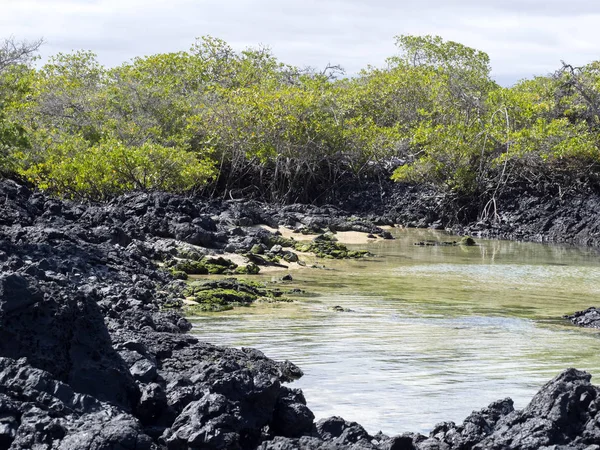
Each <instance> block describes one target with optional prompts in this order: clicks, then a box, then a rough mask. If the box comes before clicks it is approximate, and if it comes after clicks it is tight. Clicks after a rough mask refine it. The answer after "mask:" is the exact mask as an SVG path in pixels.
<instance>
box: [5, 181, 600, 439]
mask: <svg viewBox="0 0 600 450" xmlns="http://www.w3.org/2000/svg"><path fill="white" fill-rule="evenodd" d="M398 192H400V191H398ZM417 197H418V196H417V194H416V193H415V194H414V196H413V197H410V196H408V197H406V198H405V199H404V200H403V201H404V206H402V205H403V203H402V202H398V203H397V204H396V205H395V206H394V207H393V208H387V210H386V209H385V208H383V209H381V210H380V211H377V208H373V212H371V213H370V214H362V215H354V216H353V215H351V214H349V213H345V212H344V211H343V210H342V209H340V208H338V207H335V206H325V207H312V206H306V205H290V206H285V207H275V206H268V205H261V204H259V203H254V202H236V201H229V202H221V201H203V200H197V199H196V200H194V199H190V198H184V197H179V196H175V195H167V194H162V193H153V194H142V193H136V194H130V195H126V196H123V197H120V198H118V199H115V200H114V201H113V202H111V203H109V204H104V205H85V204H82V203H72V202H65V201H60V200H57V199H54V198H51V197H48V196H46V195H45V194H43V193H40V192H35V191H32V190H31V189H29V188H28V187H26V186H23V185H20V184H18V183H16V182H13V181H10V180H4V181H0V450H1V449H9V448H10V449H73V450H74V449H132V450H133V449H136V450H143V449H173V450H179V449H194V448H202V449H211V448H212V449H221V448H230V449H255V448H258V449H263V450H269V449H282V450H283V449H298V448H310V449H342V448H352V449H389V450H392V449H393V450H399V449H471V448H472V449H505V448H521V449H534V448H535V449H537V448H556V449H559V448H561V449H567V448H569V449H588V450H592V449H600V426H599V423H598V420H600V415H598V410H599V409H600V389H599V388H597V387H595V386H593V385H592V384H591V383H590V376H589V375H588V374H586V373H584V372H580V371H577V370H574V369H568V370H566V371H564V372H563V373H562V374H560V375H559V376H557V377H556V378H555V379H553V380H551V381H550V382H549V383H548V384H546V385H545V386H544V387H543V388H542V389H541V390H540V392H539V393H538V394H537V395H536V396H535V397H534V398H533V400H532V401H531V403H530V404H529V405H528V406H527V407H526V408H524V409H523V410H521V411H514V409H513V406H512V401H511V400H510V399H504V400H500V401H498V402H495V403H493V404H491V405H489V406H488V407H487V408H484V409H482V410H481V411H479V412H474V413H473V414H471V415H470V416H469V417H467V419H465V422H464V423H463V424H461V425H456V424H454V423H443V424H440V425H438V426H436V428H435V429H434V430H433V431H432V432H431V434H430V435H429V436H422V435H419V434H412V433H407V434H403V435H400V436H393V437H389V436H384V435H382V434H378V435H375V436H371V435H369V434H368V433H367V432H366V431H365V430H364V429H363V428H362V427H361V426H360V425H359V424H356V423H352V422H347V421H344V420H343V419H342V418H339V417H332V418H329V419H324V420H321V421H318V422H316V423H315V421H314V415H313V414H312V412H311V411H310V410H309V409H308V408H307V406H306V401H305V399H304V396H303V394H302V392H301V391H299V390H298V389H293V388H290V387H288V386H286V385H285V383H287V382H290V381H292V380H294V379H297V378H299V377H301V376H302V372H301V370H300V368H298V367H296V366H295V365H294V364H293V363H291V362H289V361H284V362H277V361H273V360H271V359H269V358H267V357H265V356H264V355H263V354H262V353H261V352H260V351H258V350H254V349H240V350H238V349H231V348H223V347H218V346H214V345H211V344H207V343H203V342H200V341H199V340H198V339H197V338H195V337H194V336H192V335H190V334H188V333H187V332H188V331H189V330H190V328H191V325H190V323H189V322H188V321H187V320H186V319H185V318H183V317H182V315H181V314H180V313H179V312H177V311H178V310H177V308H178V307H181V306H183V305H184V302H185V300H186V295H187V294H186V292H185V283H183V282H182V281H180V280H177V279H176V277H174V274H173V271H172V270H170V269H169V267H170V263H171V262H173V261H176V262H181V261H182V260H185V261H196V262H199V263H200V264H199V265H196V266H195V267H196V268H197V267H199V266H202V267H203V268H204V269H206V270H209V269H211V268H212V270H220V269H219V268H218V267H217V268H214V267H213V266H214V265H215V264H216V263H215V261H216V260H218V258H220V257H222V256H221V255H223V254H227V253H237V254H240V253H241V254H245V255H247V256H248V258H250V255H259V256H260V258H258V256H256V257H257V258H258V263H261V264H263V263H264V264H269V263H271V264H272V263H273V261H280V262H281V263H285V262H287V260H282V259H283V258H284V257H285V254H286V253H285V252H286V251H289V252H290V253H294V250H295V249H293V248H292V249H290V250H284V249H285V247H284V245H282V244H285V243H286V242H285V241H282V238H281V236H279V235H277V234H275V233H271V232H269V231H267V230H264V229H261V228H257V227H255V225H258V224H266V225H269V226H271V227H277V226H279V225H287V226H294V227H299V231H302V229H307V230H311V231H315V230H318V231H325V230H328V229H330V230H334V231H360V232H365V233H371V234H372V235H373V236H379V238H389V237H390V236H389V235H388V234H386V232H385V230H383V229H382V228H380V227H381V226H382V225H391V224H393V223H398V222H402V223H405V224H407V225H429V226H433V227H438V225H440V224H441V225H440V227H441V226H443V225H444V224H443V214H442V215H440V214H438V215H435V214H433V213H430V212H429V213H428V212H427V211H428V210H429V209H431V210H434V209H435V208H433V207H432V206H431V204H434V203H435V200H431V198H432V197H427V196H423V197H422V198H420V199H419V198H417ZM392 198H393V196H392ZM411 198H412V199H413V200H414V199H415V198H416V199H417V200H415V201H413V202H412V203H410V199H411ZM423 198H428V199H429V200H427V201H424V200H423ZM427 202H432V203H431V204H429V203H427ZM408 203H410V205H409V204H408ZM424 205H425V206H424ZM427 205H429V206H427ZM586 205H587V204H586ZM590 205H591V204H590ZM590 205H587V206H590ZM587 206H585V207H587ZM424 208H425V209H424ZM428 208H429V209H428ZM582 208H583V206H582ZM559 211H560V210H559ZM596 211H598V210H596ZM592 214H593V212H592V211H590V212H589V216H590V217H591V215H592ZM557 217H558V216H557ZM586 217H588V216H586ZM421 222H423V223H421ZM531 223H533V222H531ZM535 223H537V222H535ZM554 223H563V224H564V223H566V222H565V221H562V222H561V221H559V220H556V221H555V222H554ZM585 223H586V224H588V229H589V231H587V236H592V232H593V228H592V222H591V219H590V221H589V222H585ZM473 229H474V228H472V226H471V228H469V227H466V228H465V230H473ZM555 229H556V230H557V231H556V233H558V230H559V228H553V227H552V226H551V227H550V228H548V233H549V234H547V236H548V238H549V239H550V238H551V237H552V236H553V235H552V234H551V233H550V231H551V230H555ZM578 233H579V234H576V235H575V236H583V235H582V234H581V230H580V231H579V232H578ZM582 239H583V238H582ZM594 242H596V241H594V240H593V239H591V238H590V240H589V242H588V243H591V244H593V243H594ZM319 245H322V244H319ZM278 246H279V247H281V248H279V247H278ZM315 248H316V249H317V250H319V249H320V248H324V249H325V250H323V251H328V252H330V255H329V256H330V257H335V256H336V255H341V254H339V253H338V254H333V253H331V252H334V251H339V252H343V250H340V248H338V247H318V246H317V247H315ZM309 250H311V249H309ZM314 250H315V249H314V248H313V249H312V251H314ZM319 251H320V250H319ZM343 256H345V257H347V256H349V255H348V254H344V255H343ZM261 258H262V261H261V260H260V259H261ZM273 258H275V259H273ZM280 258H281V259H280ZM254 261H256V260H254ZM157 262H160V265H157ZM230 262H231V261H230ZM248 262H251V263H253V264H254V262H252V261H250V260H249V261H248ZM227 264H229V263H227ZM216 265H217V266H219V264H216ZM171 266H172V264H171ZM234 266H235V267H234ZM219 267H225V266H219ZM239 267H242V268H243V267H247V265H246V266H243V265H241V266H240V265H238V264H231V265H227V269H224V270H237V269H238V268H239ZM197 270H200V269H197ZM230 288H231V286H229V287H228V289H230ZM552 446H555V447H552Z"/></svg>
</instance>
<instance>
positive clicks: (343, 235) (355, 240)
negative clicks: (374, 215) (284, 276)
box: [260, 225, 392, 245]
mask: <svg viewBox="0 0 600 450" xmlns="http://www.w3.org/2000/svg"><path fill="white" fill-rule="evenodd" d="M260 226H261V227H262V228H264V229H265V230H268V231H270V232H271V233H275V232H276V231H279V232H280V233H281V235H282V236H283V237H285V238H294V239H295V240H296V241H312V240H313V239H314V238H315V237H316V236H318V234H302V233H294V231H293V230H290V229H289V228H287V227H281V226H280V227H279V228H277V229H275V228H271V227H269V226H267V225H260ZM380 228H382V229H391V228H392V227H380ZM367 236H368V233H361V232H360V231H338V232H337V233H335V237H336V238H337V241H338V242H339V243H340V244H344V245H352V244H356V245H361V244H363V245H364V244H368V243H369V242H375V241H376V240H381V239H382V238H380V237H376V238H374V239H373V238H368V237H367Z"/></svg>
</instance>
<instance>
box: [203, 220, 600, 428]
mask: <svg viewBox="0 0 600 450" xmlns="http://www.w3.org/2000/svg"><path fill="white" fill-rule="evenodd" d="M393 233H394V235H395V236H396V238H397V239H396V240H394V241H382V240H378V241H375V242H373V243H370V244H368V245H366V246H365V245H363V246H356V248H367V249H368V250H370V251H371V252H372V253H374V254H376V255H377V257H374V258H368V259H364V260H358V261H333V260H321V261H320V263H322V264H324V265H325V266H326V267H327V270H323V269H301V270H298V271H294V272H293V273H292V275H293V277H294V281H293V282H292V283H289V284H286V285H285V286H286V287H289V288H290V289H291V288H300V289H304V290H305V291H307V292H310V293H311V294H312V295H310V296H305V297H297V298H296V300H297V301H296V302H294V303H291V304H290V303H275V304H262V305H254V306H252V307H249V308H238V309H235V310H233V311H227V312H225V313H219V314H205V315H201V316H197V317H193V318H191V320H192V322H193V323H194V325H195V326H194V331H193V332H194V333H195V334H196V335H197V336H198V337H200V338H201V339H205V340H206V341H208V342H211V343H214V344H218V345H228V346H238V347H240V346H245V347H256V348H258V349H260V350H262V351H263V352H264V353H265V354H266V355H267V356H269V357H272V358H274V359H289V360H291V361H293V362H294V363H296V364H298V365H299V366H300V367H301V368H302V370H303V371H304V373H305V375H304V377H303V378H302V379H300V380H299V381H297V382H295V383H293V384H292V385H291V386H292V387H298V388H301V389H302V390H303V391H304V393H305V396H306V398H307V401H308V406H309V407H310V408H311V409H312V410H313V412H314V413H315V414H316V416H317V418H322V417H327V416H330V415H341V416H343V417H344V418H345V419H346V420H353V421H357V422H359V423H361V424H362V425H363V426H365V428H366V429H367V431H369V432H371V433H376V432H377V431H379V430H382V431H383V432H385V433H388V434H396V433H401V432H404V431H420V432H424V433H426V432H428V431H429V430H431V428H432V427H433V426H434V425H435V424H436V423H438V422H440V421H443V420H453V421H456V422H460V421H462V420H463V419H464V418H465V417H466V416H467V415H468V414H469V413H470V412H471V411H472V410H474V409H480V408H482V407H484V406H487V404H488V403H490V402H492V401H494V400H497V399H499V398H504V397H511V398H513V400H514V401H515V406H516V407H517V408H520V407H523V406H525V405H526V404H527V402H528V401H529V400H530V399H531V397H532V396H533V395H534V394H535V392H536V391H537V390H538V389H539V387H540V386H541V385H542V384H543V383H545V382H546V381H548V380H549V379H550V378H551V377H553V376H554V375H556V374H557V373H558V372H559V371H560V370H561V369H563V368H566V367H577V368H579V369H584V370H587V371H589V372H591V373H592V375H594V376H595V377H598V379H596V378H594V380H595V381H596V382H598V383H600V352H599V351H598V350H599V349H600V345H599V344H600V332H597V331H595V330H583V329H579V328H575V327H572V326H570V325H569V324H568V322H567V321H564V320H562V319H560V317H561V316H562V315H563V314H566V313H570V312H573V311H576V310H580V309H585V308H587V307H588V306H592V305H596V304H597V303H598V297H599V294H600V257H599V255H598V252H597V251H596V250H593V249H582V248H576V247H566V246H552V245H541V244H534V243H518V242H509V241H491V240H489V241H485V240H479V241H478V243H479V245H478V246H476V247H458V246H457V247H441V246H437V247H419V246H415V245H413V243H414V242H416V241H419V240H423V239H436V240H446V241H447V240H455V239H458V238H456V237H452V236H449V235H446V234H444V233H441V232H435V231H429V230H403V229H395V230H393ZM282 275H283V273H276V274H268V275H258V276H256V277H253V278H252V279H261V280H264V281H271V280H272V279H276V278H278V277H281V276H282ZM335 305H339V306H342V307H344V308H348V309H350V310H351V311H349V312H335V311H332V310H331V309H330V308H331V307H332V306H335Z"/></svg>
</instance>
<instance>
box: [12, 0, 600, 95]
mask: <svg viewBox="0 0 600 450" xmlns="http://www.w3.org/2000/svg"><path fill="white" fill-rule="evenodd" d="M599 29H600V1H598V0H570V1H565V0H370V1H367V0H0V39H1V38H7V37H10V36H13V37H14V38H16V39H17V40H23V39H36V38H40V37H42V38H44V40H45V42H46V43H45V45H44V46H43V48H42V56H43V57H44V58H45V57H47V56H48V55H52V54H55V53H57V52H69V51H71V50H77V49H86V50H92V51H94V52H95V53H97V54H98V56H99V59H100V61H101V62H102V63H104V64H106V65H110V66H114V65H118V64H120V63H122V62H124V61H127V60H129V59H131V58H133V57H135V56H143V55H149V54H154V53H162V52H171V51H179V50H187V49H189V47H190V46H191V44H192V43H193V42H194V40H195V38H196V37H198V36H202V35H212V36H215V37H219V38H221V39H224V40H225V41H227V42H228V43H229V44H230V45H232V46H233V47H234V48H235V49H243V48H246V47H252V46H257V45H258V44H265V45H267V46H269V47H271V49H272V50H273V52H274V53H275V55H276V56H277V57H278V58H279V59H280V60H282V61H283V62H286V63H289V64H293V65H297V66H301V67H304V66H313V67H324V66H325V65H326V64H327V63H332V64H340V65H342V66H343V67H344V68H345V69H346V72H347V73H348V74H349V75H352V74H354V73H356V72H358V71H359V70H360V69H361V68H363V67H365V66H367V65H369V64H370V65H374V66H383V65H384V61H385V58H386V57H388V56H392V55H393V54H394V53H395V47H394V36H396V35H400V34H437V35H440V36H442V37H443V38H444V39H448V40H454V41H458V42H460V43H462V44H465V45H468V46H471V47H475V48H477V49H479V50H483V51H485V52H487V53H488V54H489V55H490V58H491V62H492V69H493V75H494V78H495V79H496V80H497V81H498V82H500V83H501V84H503V85H510V84H512V83H513V82H515V81H517V80H518V79H521V78H525V77H531V76H532V75H545V74H547V73H550V72H552V71H554V70H555V69H557V68H558V67H559V66H560V61H561V60H565V61H566V62H569V63H571V64H575V65H580V64H585V63H587V62H589V61H592V60H598V59H600V38H599V31H600V30H599Z"/></svg>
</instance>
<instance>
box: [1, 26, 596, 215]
mask: <svg viewBox="0 0 600 450" xmlns="http://www.w3.org/2000/svg"><path fill="white" fill-rule="evenodd" d="M39 44H40V43H39V42H38V43H20V44H18V43H15V42H14V41H11V40H7V41H5V42H4V46H3V47H1V48H0V171H2V172H4V173H5V174H6V173H11V174H18V175H19V176H22V177H26V178H28V179H29V180H31V181H32V182H34V183H36V184H37V185H38V186H40V187H41V188H44V189H49V190H51V191H53V192H55V193H57V194H59V195H63V196H68V197H74V198H87V199H106V198H110V197H111V196H114V195H116V194H119V193H122V192H125V191H128V190H132V189H141V190H153V189H163V190H169V191H188V190H201V191H203V192H204V193H206V194H211V195H224V196H228V197H229V196H242V195H245V196H250V195H254V196H260V197H262V198H264V199H266V200H276V201H296V200H301V201H321V200H329V199H331V198H333V197H335V195H336V194H338V193H339V192H342V191H343V189H344V187H347V186H349V185H354V186H356V185H357V184H358V183H362V182H365V181H373V180H382V179H388V178H389V177H390V175H392V177H393V179H395V180H401V181H410V182H427V183H433V184H435V185H437V186H439V187H440V188H442V189H444V190H447V191H449V192H452V193H454V194H456V195H461V196H465V197H471V198H477V199H479V201H480V202H481V204H480V206H479V208H480V211H481V212H482V213H483V214H493V212H494V211H493V205H494V199H495V196H496V195H497V194H498V192H499V190H501V189H502V188H503V186H505V185H507V183H523V182H527V183H531V182H544V183H546V182H549V183H551V184H554V185H557V186H558V187H559V188H560V187H561V186H562V187H568V186H571V185H572V184H573V182H574V181H577V182H578V183H590V184H596V178H597V175H598V173H599V167H600V166H599V164H598V163H599V161H600V151H599V146H600V62H598V61H597V62H592V63H590V64H588V65H586V66H583V67H571V66H569V65H568V64H563V67H561V68H559V69H558V70H557V71H556V72H555V73H553V74H550V75H548V76H540V77H536V78H533V79H530V80H524V81H521V82H519V83H517V84H516V85H514V86H512V87H509V88H506V87H501V86H499V85H497V84H496V83H495V82H494V81H493V80H492V78H491V77H490V62H489V58H488V56H487V55H486V54H485V53H483V52H481V51H477V50H475V49H472V48H469V47H466V46H464V45H461V44H459V43H456V42H451V41H444V40H442V39H441V38H439V37H431V36H425V37H415V36H401V37H398V38H397V47H398V54H397V55H396V56H392V57H390V58H389V59H388V61H387V65H386V67H384V68H373V67H368V68H366V69H364V70H363V71H362V72H360V73H359V74H358V75H356V76H354V77H351V78H344V77H340V76H339V75H340V74H341V72H340V71H339V70H338V68H337V67H328V68H326V69H325V70H324V71H322V72H319V71H316V70H311V69H299V68H296V67H292V66H289V65H286V64H283V63H281V62H280V61H278V60H277V59H276V58H275V56H274V55H273V54H272V53H271V52H270V51H269V50H268V49H265V48H258V49H247V50H244V51H242V52H236V51H234V50H233V49H232V48H231V47H230V46H228V45H227V44H226V43H225V42H223V41H221V40H219V39H214V38H211V37H206V38H202V39H199V40H198V41H197V42H196V43H195V44H194V45H193V46H192V48H191V49H190V50H189V51H188V52H178V53H168V54H158V55H153V56H148V57H143V58H136V59H134V60H133V61H131V62H127V63H124V64H123V65H121V66H119V67H115V68H106V67H103V66H102V65H100V64H99V63H98V61H97V58H96V55H94V54H93V53H90V52H83V51H82V52H76V53H73V54H58V55H56V56H55V57H53V58H52V59H51V60H50V61H49V62H48V63H47V64H45V65H44V66H42V67H41V68H39V69H35V68H33V65H32V57H33V56H34V55H35V52H36V50H37V47H38V46H39Z"/></svg>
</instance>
